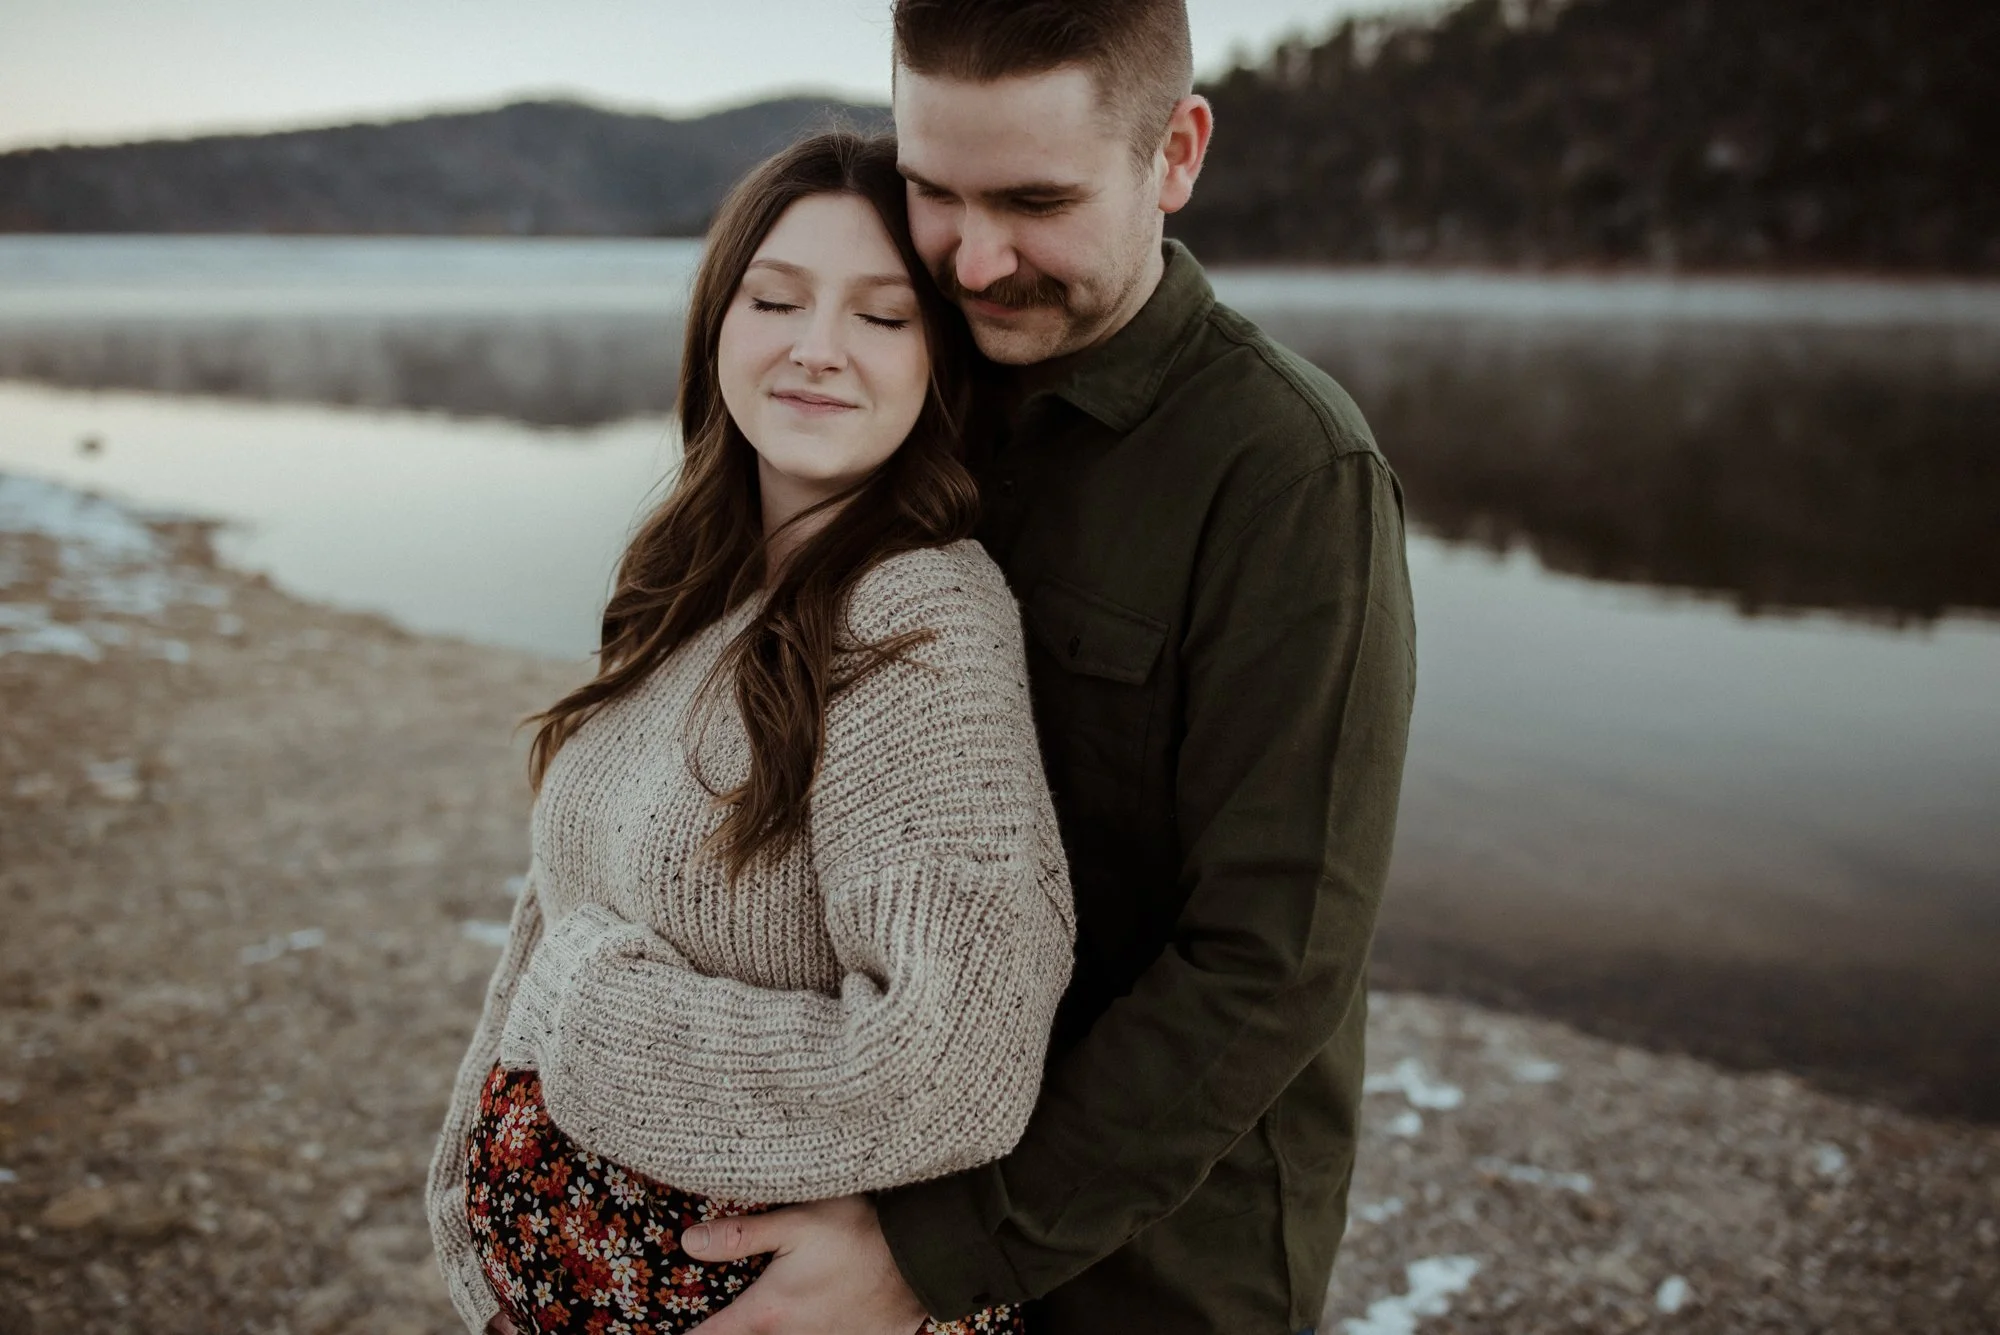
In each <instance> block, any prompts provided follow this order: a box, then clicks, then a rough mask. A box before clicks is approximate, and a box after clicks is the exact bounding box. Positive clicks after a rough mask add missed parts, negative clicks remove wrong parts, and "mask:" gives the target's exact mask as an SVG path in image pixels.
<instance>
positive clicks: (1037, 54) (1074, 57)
mask: <svg viewBox="0 0 2000 1335" xmlns="http://www.w3.org/2000/svg"><path fill="white" fill-rule="evenodd" d="M894 13H895V30H896V63H897V64H898V65H900V66H902V67H903V68H904V69H907V70H909V71H910V72H911V73H913V74H925V75H932V76H936V77H942V78H947V79H968V80H975V81H979V82H984V81H986V80H990V79H1005V78H1009V77H1012V76H1015V75H1023V74H1042V73H1046V72H1047V71H1049V70H1052V69H1056V68H1058V67H1060V66H1064V65H1081V66H1083V67H1084V68H1085V69H1087V70H1088V71H1089V72H1090V75H1091V77H1092V78H1093V79H1094V80H1095V81H1096V84H1097V95H1098V98H1099V100H1100V102H1101V103H1102V104H1103V107H1104V110H1105V111H1106V112H1107V113H1108V114H1109V115H1110V116H1112V117H1113V118H1114V119H1115V120H1116V121H1117V122H1119V123H1120V124H1121V126H1122V128H1123V129H1124V130H1125V132H1126V133H1127V134H1128V135H1130V136H1131V140H1132V149H1133V152H1134V153H1135V154H1137V155H1138V156H1139V157H1140V159H1141V160H1145V159H1149V158H1151V157H1152V154H1153V150H1154V149H1156V148H1158V147H1159V145H1160V140H1161V138H1162V137H1163V136H1164V135H1165V134H1166V131H1167V118H1168V117H1169V115H1171V114H1172V112H1173V109H1174V104H1175V103H1176V102H1178V101H1179V100H1180V99H1181V98H1182V97H1184V96H1186V95H1187V93H1188V91H1189V90H1190V89H1191V88H1192V87H1193V86H1194V51H1193V47H1192V44H1191V43H1190V41H1189V38H1188V20H1187V5H1186V3H1185V0H895V8H894Z"/></svg>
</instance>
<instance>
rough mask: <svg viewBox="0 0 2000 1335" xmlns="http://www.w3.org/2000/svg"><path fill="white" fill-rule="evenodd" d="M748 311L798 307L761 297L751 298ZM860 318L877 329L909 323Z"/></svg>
mask: <svg viewBox="0 0 2000 1335" xmlns="http://www.w3.org/2000/svg"><path fill="white" fill-rule="evenodd" d="M750 309H751V310H753V311H778V312H783V311H795V310H797V309H798V307H797V306H792V305H787V304H786V303H785V302H782V301H766V300H764V299H763V298H762V297H752V298H750ZM861 318H862V319H864V320H866V321H867V322H868V323H869V324H872V325H874V326H875V327H876V328H877V329H908V328H909V327H910V322H909V321H908V320H891V319H889V318H887V317H886V316H881V315H866V314H864V315H862V317H861Z"/></svg>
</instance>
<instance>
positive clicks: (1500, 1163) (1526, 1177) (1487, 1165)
mask: <svg viewBox="0 0 2000 1335" xmlns="http://www.w3.org/2000/svg"><path fill="white" fill-rule="evenodd" d="M1472 1166H1473V1167H1474V1168H1477V1169H1478V1170H1479V1171H1480V1172H1482V1173H1491V1174H1493V1176H1495V1177H1504V1178H1506V1179H1507V1180H1508V1181H1509V1182H1521V1183H1525V1184H1527V1185H1528V1186H1531V1187H1554V1188H1556V1189H1557V1190H1558V1191H1573V1192H1575V1193H1576V1194H1577V1195H1579V1196H1588V1195H1589V1194H1590V1193H1591V1192H1593V1191H1595V1190H1596V1189H1597V1184H1596V1183H1595V1182H1593V1181H1592V1180H1591V1178H1590V1174H1588V1173H1560V1172H1554V1171H1551V1170H1550V1169H1547V1168H1537V1167H1535V1165H1533V1164H1529V1163H1508V1162H1506V1161H1505V1160H1502V1159H1476V1160H1474V1161H1473V1165H1472Z"/></svg>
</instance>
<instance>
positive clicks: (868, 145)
mask: <svg viewBox="0 0 2000 1335" xmlns="http://www.w3.org/2000/svg"><path fill="white" fill-rule="evenodd" d="M903 199H904V196H903V185H902V182H901V180H900V179H899V178H898V176H897V175H896V172H895V166H894V150H893V148H892V147H890V146H888V145H887V144H885V143H883V142H879V141H865V140H862V139H859V138H856V137H854V136H852V135H847V134H827V135H820V136H817V137H814V138H812V139H809V140H806V141H805V142H803V143H800V144H798V145H796V146H795V147H793V148H791V149H789V150H787V151H785V152H783V153H781V154H779V155H778V156H777V157H775V158H773V159H771V160H770V161H769V162H766V163H765V164H764V165H763V166H761V167H760V168H758V169H757V170H756V171H755V172H754V173H752V175H751V176H750V177H749V178H748V179H747V180H746V181H744V182H743V184H742V185H740V186H739V187H738V188H737V189H736V191H735V193H734V194H732V195H731V197H730V198H729V200H728V201H727V202H726V203H725V204H724V206H723V208H722V212H721V214H720V215H719V217H718V218H717V221H716V223H715V225H714V227H713V228H712V229H711V231H710V234H709V238H708V246H707V251H706V254H705V257H704V259H703V261H702V266H701V271H700V273H699V275H698V276H697V279H696V282H695V289H694V295H693V300H692V304H691V309H690V311H689V317H688V333H687V346H686V353H685V356H684V358H683V361H682V366H681V391H680V414H681V421H682V424H683V428H684V431H685V435H686V447H685V458H684V463H683V466H682V471H681V474H680V477H679V479H678V481H677V482H676V484H675V486H674V488H673V491H672V493H671V494H670V495H669V496H668V497H667V498H666V500H665V501H664V502H663V503H662V504H661V506H660V507H659V509H658V510H657V511H656V512H655V513H654V515H653V516H652V517H651V518H650V519H649V520H648V521H647V522H646V524H645V525H644V526H643V527H642V528H641V530H640V531H639V533H638V536H637V537H636V538H635V539H634V540H633V542H632V544H631V546H630V547H629V548H628V549H627V551H626V553H625V555H624V558H623V560H622V561H621V563H620V566H619V576H618V583H617V587H616V590H615V592H614V593H613V595H612V598H611V600H610V604H609V606H608V607H607V608H606V611H605V615H604V627H603V639H602V648H601V652H600V655H599V663H600V669H599V672H598V675H597V677H596V679H595V680H593V681H591V682H590V683H588V684H586V685H584V686H582V687H580V688H579V689H577V690H576V691H573V692H571V693H570V694H569V695H568V696H566V697H564V698H563V699H562V700H560V701H558V702H557V703H556V704H555V705H554V706H552V707H551V708H550V709H549V710H547V711H546V712H544V713H543V714H540V715H538V716H536V717H535V719H533V720H531V721H533V722H538V723H539V724H540V730H539V732H538V733H537V735H536V737H535V740H534V746H533V748H532V750H531V753H530V769H531V774H532V776H533V778H534V780H535V783H536V800H535V807H534V817H533V823H532V836H533V856H532V857H531V859H530V863H529V875H528V878H527V880H528V884H527V888H526V891H525V892H524V893H523V895H522V897H521V902H520V905H519V907H518V908H517V909H516V911H515V914H514V920H513V924H512V927H511V931H510V937H509V941H508V944H507V947H506V949H505V951H504V953H503V957H502V959H501V962H500V965H499V967H498V969H497V970H496V971H495V973H494V976H493V981H492V983H491V984H490V986H489V988H488V990H487V997H486V1005H485V1010H484V1013H483V1014H482V1015H481V1017H480V1021H479V1026H478V1029H477V1031H476V1033H475V1035H474V1038H473V1043H472V1047H471V1050H470V1051H469V1052H468V1053H467V1055H466V1058H465V1061H464V1063H463V1064H462V1066H461V1068H460V1071H459V1077H458V1083H457V1087H456V1090H455V1091H454V1094H453V1098H452V1101H451V1109H450V1112H449V1115H448V1117H447V1120H446V1123H445V1127H444V1131H443V1135H442V1138H441V1140H440V1142H439V1146H438V1151H437V1154H436V1157H435V1160H434V1162H433V1164H432V1168H431V1177H430V1184H429V1191H428V1201H429V1208H430V1214H431V1225H432V1230H433V1232H434V1234H435V1235H436V1240H437V1247H438V1255H439V1258H440V1261H441V1263H442V1264H443V1267H444V1270H445V1275H446V1279H447V1281H448V1282H449V1285H450V1287H451V1290H452V1296H453V1300H454V1302H455V1303H456V1304H457V1306H458V1309H459V1311H460V1313H461V1315H463V1316H464V1317H465V1319H466V1321H467V1323H468V1325H469V1327H470V1328H471V1329H472V1330H474V1331H479V1330H499V1331H505V1330H508V1329H510V1328H518V1329H520V1330H523V1331H528V1330H534V1331H590V1332H598V1331H601V1330H619V1331H633V1332H653V1333H663V1332H671V1331H680V1330H685V1329H687V1328H689V1327H691V1326H694V1325H696V1324H698V1323H699V1322H700V1321H701V1320H702V1319H703V1318H704V1317H705V1316H707V1315H711V1314H713V1313H714V1312H715V1311H716V1310H717V1309H718V1308H719V1307H720V1306H722V1305H723V1304H725V1303H727V1302H728V1301H729V1300H730V1299H731V1298H732V1297H733V1296H734V1295H736V1294H737V1293H739V1292H741V1291H742V1290H743V1289H744V1288H746V1287H747V1286H748V1285H749V1283H750V1282H751V1281H752V1280H753V1279H754V1278H755V1276H756V1274H757V1272H758V1271H759V1270H760V1269H761V1267H762V1265H763V1260H762V1259H761V1258H759V1259H757V1260H753V1261H750V1262H742V1263H735V1264H728V1265H702V1264H698V1263H696V1262H695V1261H693V1260H692V1259H691V1258H690V1257H688V1256H687V1254H686V1253H685V1252H683V1251H681V1250H680V1249H679V1246H678V1238H679V1235H680V1232H681V1230H682V1229H683V1228H684V1227H685V1226H687V1225H688V1224H692V1223H694V1222H697V1221H700V1220H703V1219H707V1218H711V1217H715V1216H718V1215H722V1214H729V1213H743V1212H747V1211H750V1210H755V1209H758V1208H763V1207H765V1206H768V1205H769V1204H772V1203H779V1202H786V1203H789V1202H799V1201H807V1200H816V1199H824V1198H828V1197H835V1196H847V1195H853V1194H857V1193H865V1192H870V1191H875V1190H879V1189H883V1188H887V1187H892V1186H897V1185H901V1184H905V1183H909V1182H913V1181H918V1180H921V1179H924V1178H927V1177H932V1176H936V1175H940V1174H945V1173H950V1172H954V1171H957V1170H959V1169H963V1168H967V1167H970V1166H972V1165H974V1164H978V1163H982V1162H986V1161H989V1160H991V1159H995V1158H998V1157H999V1156H1000V1155H1002V1154H1004V1153H1005V1152H1006V1151H1007V1150H1008V1149H1010V1148H1011V1147H1012V1145H1013V1144H1014V1142H1015V1141H1016V1140H1017V1139H1018V1138H1019V1136H1020V1134H1021V1131H1022V1130H1023V1128H1024V1127H1025V1125H1026V1123H1027V1119H1028V1113H1029V1110H1030V1108H1031V1107H1032V1106H1033V1103H1034V1099H1035V1094H1036V1088H1037V1085H1038V1082H1039V1079H1040V1075H1041V1068H1042V1058H1043V1055H1044V1050H1045V1047H1046V1043H1047V1033H1048V1027H1049V1024H1050V1021H1051V1019H1052V1018H1053V1014H1054V1008H1055V1004H1056V1001H1057V998H1058V996H1059V994H1060V992H1061V991H1062V988H1063V986H1064V984H1065V982H1066V980H1067V978H1068V973H1069V965H1070V954H1071V946H1072V943H1073V939H1074V920H1073V917H1072V912H1071V906H1070V901H1069V885H1068V880H1067V871H1066V867H1065V865H1064V862H1063V856H1062V851H1061V845H1060V844H1059V842H1058V839H1057V833H1056V826H1055V817H1054V813H1053V810H1052V808H1051V806H1050V802H1049V794H1048V790H1047V787H1046V785H1045V783H1044V781H1043V779H1042V774H1041V768H1040V756H1039V752H1038V750H1037V747H1036V744H1035V737H1034V731H1033V726H1032V723H1031V719H1030V715H1029V710H1028V697H1027V688H1026V685H1025V683H1026V671H1025V668H1024V664H1023V658H1022V648H1021V636H1020V623H1019V618H1018V614H1017V610H1016V608H1015V605H1014V603H1013V601H1012V599H1011V598H1010V597H1009V595H1008V592H1007V589H1006V585H1005V584H1004V582H1003V581H1002V579H1001V576H1000V573H999V570H998V569H997V568H996V567H995V566H994V565H993V563H992V562H991V560H990V559H988V558H987V556H986V555H985V553H984V552H983V551H982V550H981V549H980V548H979V547H978V546H977V545H976V544H974V543H973V542H971V541H970V540H969V539H968V538H967V537H966V535H967V534H968V533H969V532H970V531H971V527H972V521H973V514H974V505H975V497H974V491H973V487H972V483H971V480H970V478H969V476H968V474H967V473H966V471H965V469H964V467H963V466H962V464H961V463H960V461H959V441H960V430H961V427H962V425H963V423H964V421H965V413H966V407H967V398H968V391H967V376H968V374H969V371H968V367H969V364H970V354H969V350H968V344H969V340H968V337H967V334H966V332H965V329H964V327H963V325H962V323H961V322H960V316H959V315H958V313H957V311H956V310H955V309H953V308H952V307H950V306H949V305H948V304H947V303H945V302H944V301H943V300H942V299H940V298H939V297H938V296H937V295H936V294H935V292H934V290H933V289H932V287H931V285H930V283H929V281H928V280H927V278H926V277H925V276H924V272H923V269H922V267H921V264H920V262H919V260H918V258H917V255H916V252H915V250H914V249H913V248H912V246H911V244H910V241H909V236H908V231H907V226H906V221H905V218H904V212H903ZM753 1202H754V1203H758V1204H752V1203H753ZM1018 1322H1019V1317H1018V1314H1017V1313H1016V1312H1014V1311H1013V1310H1012V1309H1007V1308H996V1309H993V1310H991V1311H988V1312H985V1313H980V1314H978V1315H977V1316H976V1317H975V1318H970V1319H968V1320H967V1321H966V1322H964V1323H932V1324H931V1325H930V1326H929V1327H927V1329H934V1330H935V1329H944V1330H949V1329H975V1330H1018V1329H1019V1324H1018Z"/></svg>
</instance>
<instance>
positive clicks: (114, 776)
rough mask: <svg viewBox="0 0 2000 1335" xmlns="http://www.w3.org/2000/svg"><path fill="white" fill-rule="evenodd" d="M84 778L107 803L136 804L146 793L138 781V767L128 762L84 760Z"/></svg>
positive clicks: (143, 785)
mask: <svg viewBox="0 0 2000 1335" xmlns="http://www.w3.org/2000/svg"><path fill="white" fill-rule="evenodd" d="M83 773H84V777H85V778H87V779H89V780H90V786H91V787H92V788H95V789H96V790H97V795H98V796H99V797H101V798H103V799H104V800H105V801H107V802H136V801H137V800H138V799H139V797H140V796H141V794H143V793H144V792H145V791H146V785H145V784H144V783H143V782H141V781H140V779H139V767H138V766H137V765H136V764H134V763H133V762H132V761H130V760H86V761H84V762H83Z"/></svg>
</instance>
